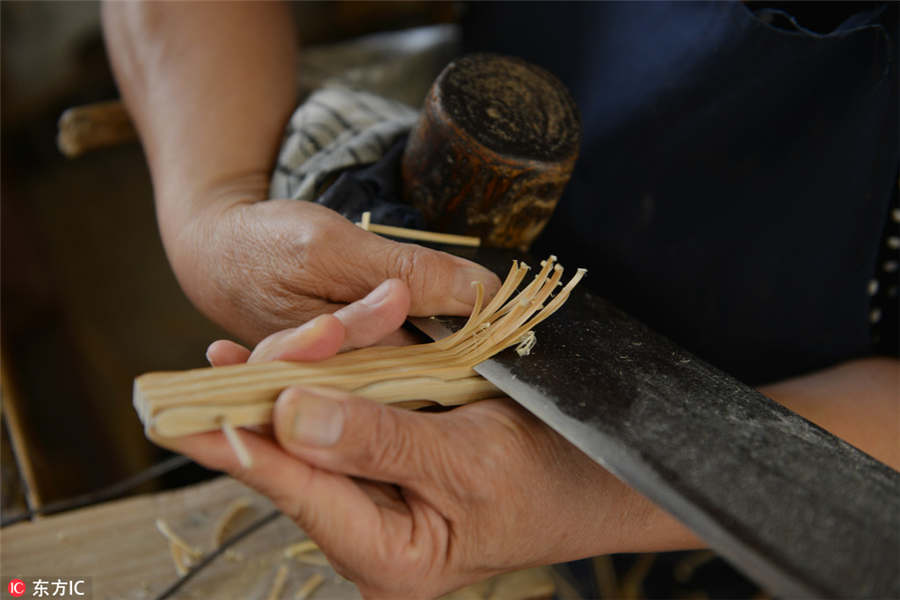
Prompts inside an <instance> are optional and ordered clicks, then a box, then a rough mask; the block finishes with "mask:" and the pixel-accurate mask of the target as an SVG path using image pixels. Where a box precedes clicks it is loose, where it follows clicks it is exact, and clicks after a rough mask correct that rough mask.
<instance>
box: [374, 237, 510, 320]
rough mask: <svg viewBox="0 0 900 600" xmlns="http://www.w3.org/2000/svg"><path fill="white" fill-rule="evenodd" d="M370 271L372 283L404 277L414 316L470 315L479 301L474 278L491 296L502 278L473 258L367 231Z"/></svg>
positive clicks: (411, 312) (411, 311) (498, 287)
mask: <svg viewBox="0 0 900 600" xmlns="http://www.w3.org/2000/svg"><path fill="white" fill-rule="evenodd" d="M367 237H369V242H370V244H367V245H366V246H367V247H368V249H367V250H366V260H367V262H368V263H369V268H368V269H367V272H368V273H369V274H370V275H369V277H370V278H371V279H372V281H371V282H370V284H371V285H372V287H374V286H375V285H378V284H379V283H381V282H382V281H384V280H385V279H394V278H396V279H400V280H402V281H404V282H405V283H406V285H407V287H408V288H409V291H410V310H409V314H410V315H411V316H418V317H425V316H431V315H439V314H440V315H468V314H469V313H470V312H471V311H472V306H473V305H474V304H475V293H476V292H475V287H474V286H473V285H472V282H473V281H480V282H481V284H482V285H483V286H484V291H485V294H486V296H487V297H490V296H492V295H493V294H494V293H495V292H496V291H497V290H498V289H500V278H499V277H497V276H496V275H495V274H494V273H492V272H491V271H489V270H487V269H485V268H484V267H482V266H481V265H478V264H476V263H474V262H472V261H469V260H466V259H464V258H459V257H457V256H453V255H451V254H447V253H446V252H439V251H437V250H432V249H430V248H425V247H423V246H419V245H417V244H402V243H397V242H392V241H390V240H386V239H384V238H382V237H380V236H377V235H375V234H367Z"/></svg>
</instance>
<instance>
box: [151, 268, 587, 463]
mask: <svg viewBox="0 0 900 600" xmlns="http://www.w3.org/2000/svg"><path fill="white" fill-rule="evenodd" d="M541 267H542V268H541V270H540V272H538V273H537V274H536V275H535V277H534V279H533V281H531V282H530V283H529V284H528V285H527V286H525V288H524V289H522V291H521V292H519V293H518V294H515V295H514V292H515V291H516V289H517V288H518V287H519V285H520V284H521V282H522V280H523V279H524V277H525V275H526V274H527V272H528V270H529V269H528V266H527V265H525V264H521V263H519V262H517V261H513V264H512V267H511V268H510V270H509V273H508V275H507V277H506V280H505V281H504V282H503V285H502V286H501V287H500V290H499V291H498V292H497V294H496V295H495V296H494V297H493V298H492V299H491V300H490V302H488V303H487V305H486V306H485V305H484V300H485V299H484V289H483V288H482V287H481V285H480V283H479V284H476V300H475V306H474V308H473V310H472V314H471V315H470V316H469V319H468V321H467V322H466V324H465V325H464V326H463V327H462V329H460V330H459V331H457V332H456V333H454V334H453V335H450V336H448V337H446V338H444V339H441V340H439V341H436V342H431V343H427V344H419V345H416V346H398V347H391V346H378V347H371V348H362V349H360V350H354V351H352V352H347V353H344V354H339V355H336V356H333V357H331V358H329V359H327V360H323V361H320V362H316V363H290V362H282V361H275V362H269V363H254V364H242V365H232V366H227V367H215V368H206V369H194V370H191V371H182V372H163V373H148V374H145V375H142V376H140V377H138V378H137V379H135V382H134V405H135V408H136V409H137V412H138V415H139V416H140V418H141V421H142V423H143V424H144V427H145V431H146V433H147V436H148V437H150V438H158V437H172V436H180V435H188V434H191V433H199V432H203V431H213V430H217V429H224V430H225V431H226V433H229V430H230V433H234V431H233V428H236V427H245V426H250V425H263V424H266V423H271V420H272V407H273V405H274V403H275V399H276V398H277V397H278V394H279V393H280V392H281V391H282V390H283V389H285V388H287V387H290V386H292V385H317V386H328V387H334V388H338V389H341V390H345V391H347V392H351V393H354V394H357V395H360V396H364V397H367V398H370V399H372V400H375V401H378V402H382V403H391V404H397V405H401V406H404V407H409V408H416V407H420V406H423V405H427V404H435V403H436V404H441V405H444V406H452V405H457V404H464V403H467V402H473V401H476V400H483V399H487V398H497V397H500V396H502V395H503V394H502V392H501V391H500V390H498V389H497V388H495V387H494V386H493V385H492V384H491V383H490V382H488V381H487V380H485V379H483V378H482V377H480V376H479V375H478V374H477V373H475V371H474V370H473V367H474V366H475V365H477V364H478V363H480V362H482V361H484V360H487V359H488V358H490V357H491V356H493V355H495V354H497V353H498V352H500V351H502V350H504V349H506V348H509V347H511V346H516V345H519V344H523V346H522V347H523V348H527V347H529V345H531V344H533V342H532V341H531V340H533V333H532V330H533V329H534V328H535V327H536V326H537V325H538V324H540V323H541V322H542V321H543V320H544V319H546V318H548V317H549V316H550V315H552V314H553V313H554V312H556V310H558V309H559V308H560V307H561V306H562V304H563V303H564V302H565V301H566V299H567V298H568V297H569V294H570V293H571V291H572V289H573V288H574V287H575V286H576V285H577V284H578V282H579V281H580V280H581V278H582V277H583V276H584V273H585V270H584V269H578V271H577V272H576V273H575V275H574V276H573V277H572V278H571V279H570V280H569V282H568V283H566V285H565V286H563V287H562V288H561V289H559V291H558V292H557V293H556V295H555V296H552V294H553V292H554V291H556V290H557V288H558V287H559V286H560V284H561V278H562V273H563V269H562V267H561V266H560V265H558V264H556V257H554V256H551V257H550V258H549V259H547V260H546V261H543V262H542V263H541ZM229 438H235V439H237V441H238V442H239V441H240V440H239V438H238V437H237V436H236V435H233V436H232V435H229ZM240 448H241V445H240V444H239V443H238V444H237V445H236V452H237V453H238V455H239V456H240V455H241V454H243V452H241V450H240ZM242 458H243V460H242V462H244V461H245V460H249V455H245V456H243V457H242Z"/></svg>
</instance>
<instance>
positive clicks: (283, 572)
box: [266, 565, 288, 600]
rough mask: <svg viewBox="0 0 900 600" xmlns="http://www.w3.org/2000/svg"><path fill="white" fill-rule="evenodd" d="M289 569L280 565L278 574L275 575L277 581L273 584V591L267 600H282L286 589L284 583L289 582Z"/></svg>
mask: <svg viewBox="0 0 900 600" xmlns="http://www.w3.org/2000/svg"><path fill="white" fill-rule="evenodd" d="M287 576H288V568H287V565H278V572H277V573H275V581H274V582H272V589H271V590H270V591H269V595H268V596H266V600H278V599H279V598H281V590H282V589H283V588H284V582H285V581H287Z"/></svg>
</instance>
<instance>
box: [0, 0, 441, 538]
mask: <svg viewBox="0 0 900 600" xmlns="http://www.w3.org/2000/svg"><path fill="white" fill-rule="evenodd" d="M295 8H296V13H297V18H298V26H299V29H300V35H301V39H302V40H303V41H304V45H320V44H326V43H330V42H337V41H340V40H343V39H346V38H349V37H353V36H358V35H361V34H365V33H367V32H370V31H379V30H385V29H402V28H407V27H411V26H416V25H423V24H430V23H439V22H447V21H450V20H452V19H453V16H454V7H453V5H451V4H446V3H427V2H412V3H382V2H342V3H298V4H296V5H295ZM99 13H100V7H99V3H97V2H16V1H4V2H2V3H0V25H2V32H0V33H2V35H0V39H2V52H0V56H2V82H0V83H2V88H0V89H2V99H0V104H2V123H0V127H2V129H0V131H2V173H0V185H2V187H0V194H2V196H0V199H2V215H0V223H2V232H0V236H2V237H0V239H2V280H0V281H2V285H0V288H2V289H0V303H2V304H0V319H2V322H0V327H2V344H0V346H2V347H0V350H2V360H0V366H2V405H0V406H2V420H3V423H2V433H0V436H2V470H0V481H2V494H3V495H2V501H0V507H2V513H3V520H4V521H7V520H8V519H10V518H12V517H15V516H16V515H22V514H26V513H27V510H28V509H29V508H30V509H37V510H40V508H41V507H46V506H47V505H48V504H51V503H54V502H59V501H62V500H65V499H67V498H72V497H73V496H76V495H79V494H84V493H88V492H91V491H93V490H97V489H99V488H101V487H103V486H106V485H109V484H111V483H113V482H116V481H119V480H121V479H123V478H125V477H127V476H129V475H131V474H134V473H136V472H138V471H140V470H142V469H144V468H146V467H148V466H150V465H151V464H154V463H155V462H157V461H159V460H162V459H163V458H165V454H164V453H163V452H162V451H161V450H159V449H157V448H156V447H155V446H153V445H152V444H150V443H149V442H147V441H146V440H145V439H144V436H143V433H142V431H141V427H140V425H139V422H138V419H137V417H136V415H135V413H134V410H133V408H132V406H131V386H132V381H133V379H134V377H136V376H137V375H139V374H141V373H144V372H147V371H154V370H166V369H185V368H192V367H201V366H205V359H204V352H205V349H206V346H207V345H208V344H209V342H210V341H212V340H214V339H216V338H220V337H227V335H226V333H225V332H223V331H221V330H220V329H218V328H217V327H216V326H215V325H213V324H212V323H210V322H209V321H208V320H207V319H206V318H204V317H203V316H202V315H201V314H200V313H199V312H197V311H196V310H195V309H194V308H193V307H192V305H191V304H190V303H189V302H188V300H187V299H186V298H185V296H184V294H183V293H182V292H181V290H180V288H179V287H178V284H177V282H176V281H175V278H174V276H173V274H172V272H171V270H170V268H169V266H168V263H167V262H166V258H165V254H164V252H163V248H162V245H161V242H160V240H159V234H158V232H157V227H156V220H155V214H154V208H153V194H152V188H151V184H150V178H149V174H148V171H147V167H146V163H145V160H144V156H143V154H142V152H141V149H140V146H139V145H138V144H137V143H135V142H132V143H129V144H124V145H117V146H114V147H109V148H102V149H96V150H92V151H90V152H88V153H85V154H84V155H82V156H79V157H78V158H72V159H69V158H66V157H64V156H63V155H62V153H61V152H60V151H59V149H58V148H57V145H56V136H57V122H58V120H59V117H60V115H61V114H62V113H63V112H64V111H65V110H66V109H68V108H71V107H77V106H83V105H86V104H90V103H94V102H100V101H107V100H113V99H116V98H117V97H118V92H117V90H116V87H115V83H114V81H113V79H112V75H111V73H110V69H109V66H108V63H107V59H106V55H105V50H104V45H103V39H102V34H101V29H100V14H99ZM310 56H314V53H311V54H310ZM205 476H207V474H206V473H205V472H204V471H203V470H202V469H200V468H199V467H189V468H187V469H179V470H177V471H175V472H173V473H171V474H170V475H168V476H166V477H164V478H162V479H158V480H154V481H153V482H150V483H148V484H145V485H144V486H142V487H140V488H138V489H137V490H135V491H141V492H144V491H150V490H153V489H160V488H161V487H169V486H175V485H179V484H181V483H187V482H190V481H196V480H199V479H201V478H203V477H205Z"/></svg>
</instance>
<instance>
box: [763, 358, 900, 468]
mask: <svg viewBox="0 0 900 600" xmlns="http://www.w3.org/2000/svg"><path fill="white" fill-rule="evenodd" d="M760 392H762V393H763V394H765V395H766V396H768V397H769V398H772V399H773V400H775V401H776V402H778V403H780V404H783V405H784V406H786V407H787V408H789V409H791V410H792V411H794V412H796V413H798V414H799V415H801V416H803V417H805V418H806V419H808V420H810V421H812V422H813V423H815V424H816V425H818V426H819V427H821V428H822V429H825V430H826V431H829V432H831V433H833V434H834V435H836V436H837V437H839V438H841V439H843V440H844V441H845V442H847V443H849V444H851V445H853V446H855V447H857V448H859V449H860V450H862V451H863V452H865V453H867V454H869V455H871V456H873V457H875V458H877V459H878V460H880V461H882V462H883V463H885V464H887V465H888V466H890V467H892V468H894V469H898V470H900V361H898V360H896V359H890V358H868V359H863V360H857V361H852V362H847V363H843V364H841V365H838V366H836V367H832V368H830V369H826V370H824V371H819V372H816V373H812V374H810V375H804V376H801V377H796V378H793V379H789V380H787V381H783V382H780V383H775V384H772V385H767V386H764V387H762V388H760Z"/></svg>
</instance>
